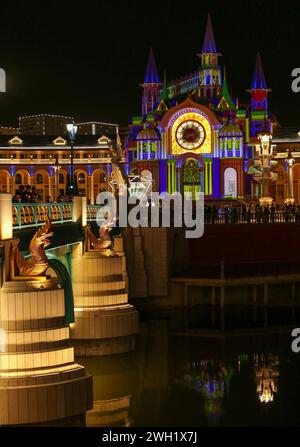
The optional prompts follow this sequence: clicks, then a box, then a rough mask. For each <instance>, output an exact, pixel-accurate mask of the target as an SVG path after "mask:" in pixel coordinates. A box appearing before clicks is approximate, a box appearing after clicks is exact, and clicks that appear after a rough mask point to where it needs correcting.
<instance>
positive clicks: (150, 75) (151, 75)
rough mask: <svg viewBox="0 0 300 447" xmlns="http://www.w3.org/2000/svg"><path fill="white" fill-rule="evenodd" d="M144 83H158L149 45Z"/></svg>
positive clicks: (153, 58)
mask: <svg viewBox="0 0 300 447" xmlns="http://www.w3.org/2000/svg"><path fill="white" fill-rule="evenodd" d="M144 84H160V80H159V77H158V71H157V66H156V62H155V57H154V53H153V49H152V47H150V51H149V57H148V63H147V68H146V73H145V79H144Z"/></svg>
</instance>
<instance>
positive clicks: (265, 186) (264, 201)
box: [258, 132, 273, 206]
mask: <svg viewBox="0 0 300 447" xmlns="http://www.w3.org/2000/svg"><path fill="white" fill-rule="evenodd" d="M258 138H259V140H260V147H259V156H260V158H261V160H262V168H263V177H262V197H261V198H260V199H259V202H260V205H261V206H271V205H272V203H273V198H272V197H271V195H270V167H269V160H270V159H271V158H272V152H273V146H272V145H271V141H272V135H271V133H269V132H263V133H261V134H260V135H258Z"/></svg>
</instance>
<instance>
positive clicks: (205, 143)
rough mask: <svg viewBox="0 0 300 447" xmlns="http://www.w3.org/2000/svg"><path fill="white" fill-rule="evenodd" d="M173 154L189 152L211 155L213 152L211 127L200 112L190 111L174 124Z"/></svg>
mask: <svg viewBox="0 0 300 447" xmlns="http://www.w3.org/2000/svg"><path fill="white" fill-rule="evenodd" d="M171 135H172V154H173V155H181V154H184V153H187V152H192V153H195V154H199V155H200V154H210V153H211V151H212V147H211V142H212V135H211V126H210V123H209V121H208V120H207V118H206V117H205V116H203V115H201V114H200V113H199V112H198V113H196V112H194V111H191V112H190V111H189V112H186V113H183V114H182V115H180V116H179V117H176V119H175V120H174V122H173V124H172V130H171Z"/></svg>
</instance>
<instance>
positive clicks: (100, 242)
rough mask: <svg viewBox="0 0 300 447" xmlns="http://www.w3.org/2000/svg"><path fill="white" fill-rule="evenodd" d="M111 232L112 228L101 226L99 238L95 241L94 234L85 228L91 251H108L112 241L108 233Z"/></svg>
mask: <svg viewBox="0 0 300 447" xmlns="http://www.w3.org/2000/svg"><path fill="white" fill-rule="evenodd" d="M111 230H112V228H111V227H110V226H109V225H101V227H100V228H99V236H100V238H99V239H97V238H96V237H95V236H94V233H93V231H92V229H91V228H90V227H88V228H87V232H88V238H89V242H90V248H91V249H92V250H96V251H97V250H108V249H111V248H112V245H113V240H112V238H111V237H110V235H109V233H110V231H111Z"/></svg>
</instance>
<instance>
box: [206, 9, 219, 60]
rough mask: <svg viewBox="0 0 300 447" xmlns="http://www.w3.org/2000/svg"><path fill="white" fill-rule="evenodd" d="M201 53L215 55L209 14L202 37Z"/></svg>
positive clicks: (215, 50)
mask: <svg viewBox="0 0 300 447" xmlns="http://www.w3.org/2000/svg"><path fill="white" fill-rule="evenodd" d="M203 53H217V47H216V42H215V36H214V31H213V27H212V23H211V17H210V14H208V17H207V24H206V30H205V37H204V45H203Z"/></svg>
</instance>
